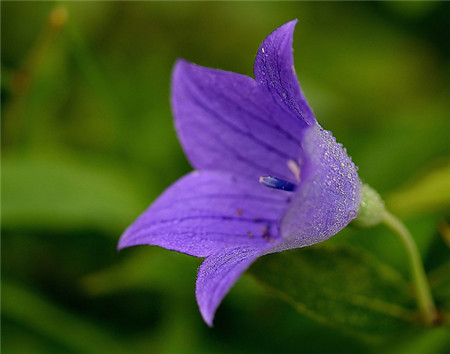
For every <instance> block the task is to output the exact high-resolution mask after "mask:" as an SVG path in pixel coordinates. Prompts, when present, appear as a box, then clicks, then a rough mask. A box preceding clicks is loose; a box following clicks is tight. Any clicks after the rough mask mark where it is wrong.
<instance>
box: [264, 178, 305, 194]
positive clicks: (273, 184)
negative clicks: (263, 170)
mask: <svg viewBox="0 0 450 354" xmlns="http://www.w3.org/2000/svg"><path fill="white" fill-rule="evenodd" d="M259 182H260V183H262V184H264V185H265V186H266V187H269V188H275V189H281V190H283V191H288V192H292V191H295V190H296V189H297V186H296V185H295V184H294V183H291V182H288V181H285V180H284V179H281V178H277V177H272V176H261V177H259Z"/></svg>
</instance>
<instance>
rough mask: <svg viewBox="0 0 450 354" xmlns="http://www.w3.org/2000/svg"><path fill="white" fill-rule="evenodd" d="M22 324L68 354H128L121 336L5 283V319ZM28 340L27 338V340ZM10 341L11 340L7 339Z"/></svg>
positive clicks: (9, 283) (38, 296)
mask: <svg viewBox="0 0 450 354" xmlns="http://www.w3.org/2000/svg"><path fill="white" fill-rule="evenodd" d="M3 316H4V318H7V319H9V320H12V321H14V322H16V323H19V324H20V325H21V326H23V327H22V328H25V329H26V330H31V331H35V332H37V333H38V334H39V335H41V336H44V337H46V338H50V339H52V340H54V341H55V342H57V343H58V344H59V345H60V346H62V347H64V348H65V350H64V352H72V351H74V352H79V353H127V352H128V351H129V350H130V348H127V347H125V346H124V345H123V344H122V343H121V342H120V341H119V340H117V336H114V335H112V334H111V333H108V332H107V331H105V330H103V329H101V328H100V327H97V326H96V325H94V324H92V323H91V322H90V321H89V320H87V319H83V318H82V317H80V316H78V315H75V314H72V313H70V312H68V311H67V310H63V309H62V307H58V306H56V305H55V304H52V303H51V302H50V301H49V300H47V299H45V298H43V297H41V296H40V295H39V294H37V293H35V292H33V291H31V290H30V289H29V288H24V287H22V286H20V285H17V284H15V283H11V282H9V281H6V282H5V281H4V280H3V281H2V317H3ZM23 338H24V339H25V340H26V338H27V336H26V335H24V337H23ZM5 339H8V338H5Z"/></svg>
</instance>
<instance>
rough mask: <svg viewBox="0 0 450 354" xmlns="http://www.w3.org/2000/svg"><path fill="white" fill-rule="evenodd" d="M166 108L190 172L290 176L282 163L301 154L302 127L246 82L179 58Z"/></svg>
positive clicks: (264, 91) (257, 87)
mask: <svg viewBox="0 0 450 354" xmlns="http://www.w3.org/2000/svg"><path fill="white" fill-rule="evenodd" d="M172 108H173V113H174V116H175V126H176V129H177V132H178V135H179V138H180V141H181V143H182V145H183V148H184V150H185V152H186V155H187V156H188V158H189V160H190V162H191V163H192V165H193V166H194V167H195V168H197V169H200V170H202V169H209V170H220V171H227V172H234V173H235V174H239V175H245V176H248V177H251V178H254V179H255V180H257V179H258V178H259V177H260V176H262V175H273V176H277V177H280V178H283V179H287V180H289V179H292V178H293V177H294V176H293V175H292V173H291V171H290V170H289V169H288V167H287V162H288V161H289V160H297V159H298V158H299V156H301V143H300V140H299V136H300V135H301V132H302V130H303V128H305V127H306V124H305V123H303V122H302V121H301V120H299V119H298V117H297V116H296V115H294V114H293V113H292V112H290V111H287V110H286V109H284V108H282V107H280V106H279V105H278V104H277V103H276V102H275V100H274V98H273V97H272V95H271V94H270V93H269V92H268V91H267V89H266V88H265V87H262V86H261V85H258V84H257V83H256V81H255V80H253V79H252V78H250V77H247V76H244V75H239V74H235V73H231V72H226V71H221V70H214V69H209V68H204V67H201V66H197V65H194V64H190V63H188V62H186V61H183V60H180V61H178V62H177V64H176V66H175V69H174V73H173V79H172Z"/></svg>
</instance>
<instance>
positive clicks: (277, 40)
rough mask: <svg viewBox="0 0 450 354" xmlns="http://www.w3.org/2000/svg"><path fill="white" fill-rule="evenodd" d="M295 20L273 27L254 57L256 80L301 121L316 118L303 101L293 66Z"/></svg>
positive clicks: (313, 122)
mask: <svg viewBox="0 0 450 354" xmlns="http://www.w3.org/2000/svg"><path fill="white" fill-rule="evenodd" d="M296 23H297V20H294V21H291V22H288V23H286V24H285V25H283V26H281V27H280V28H278V29H276V30H275V31H273V32H272V33H271V34H270V35H269V36H267V38H266V39H265V40H264V42H263V43H262V44H261V46H260V47H259V50H258V54H257V55H256V60H255V67H254V71H255V78H256V81H257V82H258V83H259V84H261V85H263V86H265V87H267V88H268V89H269V91H270V92H271V94H272V95H273V96H274V97H275V99H276V101H277V102H278V103H279V104H280V105H281V106H284V107H285V108H288V109H289V110H290V111H292V112H294V113H295V114H296V115H297V117H299V118H300V119H301V120H302V121H303V122H305V123H307V124H309V125H313V124H315V122H316V119H315V118H314V115H313V113H312V111H311V108H310V107H309V105H308V102H306V99H305V96H304V95H303V93H302V91H301V88H300V85H299V83H298V80H297V76H296V74H295V69H294V57H293V53H292V42H293V36H294V28H295V24H296Z"/></svg>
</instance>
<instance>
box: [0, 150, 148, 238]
mask: <svg viewBox="0 0 450 354" xmlns="http://www.w3.org/2000/svg"><path fill="white" fill-rule="evenodd" d="M2 167H3V176H2V177H3V178H2V189H3V199H2V217H3V218H2V219H3V220H2V221H3V227H7V228H8V227H9V228H16V227H45V228H74V227H86V226H88V227H96V228H100V229H102V230H107V231H111V230H112V231H114V232H117V230H121V229H123V228H124V227H126V225H127V224H128V223H129V222H130V221H131V220H133V219H134V218H135V217H136V215H138V214H139V213H140V212H141V211H142V210H143V209H144V208H145V206H146V202H142V201H141V198H140V196H139V193H138V192H137V190H136V189H135V188H134V186H133V185H132V183H130V181H129V179H128V177H127V176H126V175H125V174H124V173H123V172H122V171H121V170H120V169H119V168H117V167H116V166H114V165H108V164H107V163H104V162H103V161H95V162H87V161H83V160H79V159H71V158H68V157H63V158H61V157H58V158H55V157H49V156H39V157H16V158H15V157H12V156H7V157H5V158H4V159H3V161H2Z"/></svg>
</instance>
